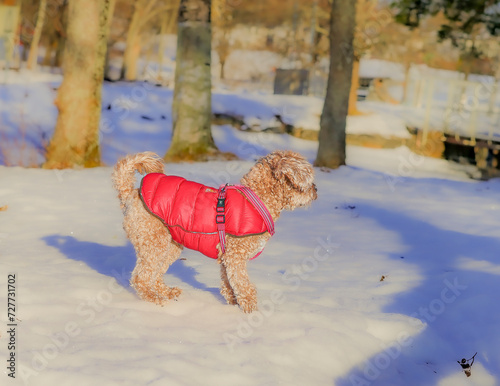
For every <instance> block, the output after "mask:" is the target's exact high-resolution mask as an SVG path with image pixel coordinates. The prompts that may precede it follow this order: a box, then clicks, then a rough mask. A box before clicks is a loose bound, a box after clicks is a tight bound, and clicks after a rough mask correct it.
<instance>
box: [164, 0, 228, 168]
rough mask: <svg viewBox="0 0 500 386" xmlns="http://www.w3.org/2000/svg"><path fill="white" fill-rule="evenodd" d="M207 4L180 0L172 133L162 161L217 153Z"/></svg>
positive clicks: (198, 158)
mask: <svg viewBox="0 0 500 386" xmlns="http://www.w3.org/2000/svg"><path fill="white" fill-rule="evenodd" d="M210 7H211V0H181V2H180V7H179V20H178V30H177V56H176V68H175V88H174V100H173V103H172V116H173V133H172V142H171V145H170V149H169V150H168V152H167V154H165V157H164V158H165V159H166V160H170V161H179V160H206V159H208V158H209V157H211V156H214V155H215V154H216V153H218V150H217V147H216V146H215V142H214V140H213V138H212V131H211V118H212V102H211V97H212V93H211V87H212V81H211V72H210V69H211V58H210V56H211V55H210V54H211V38H212V31H211V17H210V15H211V12H210V11H211V9H210Z"/></svg>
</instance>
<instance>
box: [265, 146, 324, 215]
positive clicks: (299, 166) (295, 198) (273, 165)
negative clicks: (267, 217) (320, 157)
mask: <svg viewBox="0 0 500 386" xmlns="http://www.w3.org/2000/svg"><path fill="white" fill-rule="evenodd" d="M258 163H260V164H261V165H263V166H264V168H268V171H269V174H268V175H270V176H271V178H272V181H269V182H268V183H270V184H271V185H274V189H275V190H276V189H278V190H280V191H281V193H282V199H283V203H282V204H283V209H288V210H292V209H295V208H297V207H299V206H305V205H308V204H310V203H311V202H312V201H314V200H316V199H317V198H318V193H317V189H316V185H315V184H314V169H313V167H312V165H311V164H310V163H309V162H308V161H307V159H306V158H304V156H302V155H300V154H299V153H295V152H293V151H274V152H272V153H270V154H268V155H267V156H265V157H263V158H261V159H260V160H259V161H258ZM276 185H277V186H276Z"/></svg>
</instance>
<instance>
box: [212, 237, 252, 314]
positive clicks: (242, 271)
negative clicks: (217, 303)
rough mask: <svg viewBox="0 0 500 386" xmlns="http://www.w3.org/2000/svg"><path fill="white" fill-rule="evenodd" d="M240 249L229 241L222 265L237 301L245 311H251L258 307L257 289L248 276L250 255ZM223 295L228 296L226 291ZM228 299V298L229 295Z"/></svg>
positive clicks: (222, 258)
mask: <svg viewBox="0 0 500 386" xmlns="http://www.w3.org/2000/svg"><path fill="white" fill-rule="evenodd" d="M240 249H241V248H238V247H235V246H233V247H230V243H228V248H227V249H226V253H225V254H224V255H222V257H221V265H223V266H224V267H223V268H221V270H223V269H225V273H226V275H227V281H228V283H229V286H230V287H231V289H232V291H233V293H234V297H236V302H237V303H238V305H239V306H240V308H241V309H242V310H243V311H244V312H247V313H249V312H252V311H255V310H256V309H257V290H256V289H255V287H254V285H253V284H252V283H251V282H250V278H249V277H248V272H247V260H248V256H247V254H246V253H245V251H244V250H240ZM222 295H223V296H224V297H226V295H225V294H224V293H222ZM227 295H229V293H227ZM226 300H228V298H227V297H226ZM228 302H229V300H228Z"/></svg>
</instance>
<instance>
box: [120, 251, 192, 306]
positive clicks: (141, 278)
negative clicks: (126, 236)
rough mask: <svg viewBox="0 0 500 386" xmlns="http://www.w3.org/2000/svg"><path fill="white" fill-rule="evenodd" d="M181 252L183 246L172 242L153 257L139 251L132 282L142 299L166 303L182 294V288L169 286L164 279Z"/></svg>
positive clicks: (160, 303) (161, 303)
mask: <svg viewBox="0 0 500 386" xmlns="http://www.w3.org/2000/svg"><path fill="white" fill-rule="evenodd" d="M156 252H157V253H158V251H156ZM181 252H182V248H180V247H179V246H177V245H175V244H174V243H170V244H169V246H168V247H167V248H165V249H164V250H163V251H162V252H159V253H158V254H157V255H156V256H154V257H153V258H151V255H150V254H141V253H140V252H138V253H137V264H136V266H135V268H134V271H133V272H132V278H131V280H130V282H131V284H132V287H134V289H135V290H136V291H137V294H138V295H139V296H140V297H141V299H143V300H147V301H149V302H153V303H156V304H159V305H164V304H165V303H166V302H167V301H168V300H170V299H174V298H176V297H178V296H179V295H180V294H181V292H182V290H181V289H179V288H177V287H173V288H170V287H167V286H166V285H165V282H164V281H163V275H164V274H165V272H167V270H168V268H169V267H170V265H171V264H172V263H173V262H174V261H175V260H177V259H178V257H179V255H180V254H181Z"/></svg>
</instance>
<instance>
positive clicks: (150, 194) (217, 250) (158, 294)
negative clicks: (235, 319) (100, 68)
mask: <svg viewBox="0 0 500 386" xmlns="http://www.w3.org/2000/svg"><path fill="white" fill-rule="evenodd" d="M136 171H138V172H139V173H140V174H142V175H145V177H143V179H142V183H141V188H139V189H137V188H135V184H136V177H135V172H136ZM163 172H164V164H163V161H162V159H161V158H160V157H158V156H157V155H156V154H154V153H152V152H144V153H138V154H135V155H129V156H126V157H125V158H122V159H121V160H119V161H118V162H117V164H116V165H115V167H114V169H113V173H112V182H113V186H114V188H115V189H116V191H117V192H118V199H119V201H120V206H121V208H122V211H123V214H124V220H123V228H124V230H125V232H126V234H127V237H128V239H129V240H130V241H131V243H132V244H133V246H134V248H135V252H136V255H137V263H136V266H135V268H134V270H133V272H132V276H131V280H130V282H131V286H132V287H133V288H134V289H135V290H136V292H137V294H138V295H139V297H140V298H141V299H143V300H146V301H150V302H153V303H156V304H158V305H164V304H165V303H166V302H168V300H171V299H176V298H177V297H178V296H179V295H180V294H181V290H180V289H179V288H176V287H173V288H170V287H167V286H166V285H165V283H164V281H163V275H164V274H165V273H166V271H167V270H168V268H169V267H170V265H171V264H172V263H173V262H174V261H175V260H177V259H178V258H179V256H180V254H181V251H182V249H183V247H184V246H186V247H188V248H192V249H198V250H200V251H201V252H203V253H205V254H206V255H207V256H209V257H213V258H216V259H217V261H218V263H219V264H220V267H221V288H220V291H221V294H222V296H223V297H224V298H225V299H226V301H227V303H228V304H232V305H238V306H239V307H240V308H241V310H242V311H243V312H245V313H250V312H252V311H254V310H256V309H257V291H256V289H255V286H254V285H253V284H252V283H251V282H250V279H249V277H248V272H247V262H248V260H250V259H252V258H254V257H256V255H259V254H260V252H262V249H263V248H264V246H265V244H266V243H267V241H268V240H269V239H270V237H271V235H272V233H274V229H272V228H273V225H274V221H276V220H277V219H278V218H279V216H280V213H281V211H283V210H293V209H295V208H297V207H302V206H308V205H309V204H311V202H312V201H314V200H316V199H317V197H318V195H317V188H316V185H315V183H314V169H313V167H312V165H311V164H310V163H309V162H308V161H307V160H306V159H305V158H304V157H303V156H302V155H300V154H298V153H295V152H292V151H274V152H272V153H270V154H268V155H267V156H265V157H262V158H260V159H259V160H258V161H257V162H256V164H255V165H254V166H253V167H252V168H251V169H250V170H249V171H248V172H247V174H245V175H244V176H243V177H242V178H241V182H240V185H235V186H231V185H229V186H222V187H220V188H219V189H216V188H211V187H207V186H204V185H201V184H198V183H196V182H192V181H187V180H185V179H184V178H182V177H176V176H175V177H172V178H170V177H171V176H166V175H165V174H163ZM184 187H190V189H191V188H194V189H195V193H193V191H192V190H190V189H187V190H182V191H181V190H180V189H181V188H182V189H184ZM176 193H178V195H177V196H176V197H175V198H174V199H173V198H172V197H171V196H172V195H173V194H176ZM165 195H166V196H170V197H166V198H165V200H164V202H166V203H164V202H163V201H162V202H161V203H160V204H158V201H155V200H156V199H159V200H163V198H162V197H163V196H165ZM158 197H159V198H158ZM186 197H187V198H186ZM193 197H196V200H194V199H193ZM184 198H186V200H184ZM198 198H199V199H198ZM179 200H181V201H182V203H180V201H179ZM195 201H196V203H194V204H193V202H195ZM236 201H238V202H241V203H242V204H243V206H244V207H243V209H241V210H240V209H238V211H239V212H236V209H233V208H232V207H231V203H232V202H236ZM202 207H208V209H207V210H209V211H211V212H210V213H211V214H208V215H207V214H204V215H202V217H203V218H201V217H200V216H198V215H197V216H198V217H196V218H195V217H194V214H191V213H187V218H188V219H189V220H177V217H178V216H179V215H180V214H179V213H182V212H191V211H196V212H198V211H201V210H202V209H203V210H205V209H204V208H202ZM193 208H194V209H193ZM167 209H168V210H167ZM167 211H169V213H167V214H165V213H164V212H167ZM171 211H174V212H175V213H174V214H171ZM250 212H252V213H250ZM235 213H236V214H235ZM256 213H257V214H256ZM163 214H165V216H166V217H165V216H164V217H163V218H162V215H163ZM231 215H232V217H231ZM259 216H260V217H259ZM266 217H267V219H266ZM193 218H195V220H194V221H193V220H192V219H193ZM198 218H199V219H200V220H198ZM231 218H233V220H231ZM260 218H262V219H264V220H261V219H260ZM234 219H236V220H234ZM186 221H187V222H189V223H190V225H186V224H187V222H186ZM169 222H177V223H176V224H172V223H169ZM231 222H232V223H235V222H236V223H239V224H240V225H242V226H243V227H246V228H252V229H250V232H249V233H247V234H238V233H237V232H239V231H235V230H233V229H230V228H231V227H233V225H231ZM250 223H251V224H250ZM200 224H201V225H200ZM245 224H246V225H245ZM248 224H250V225H248ZM188 226H193V227H196V226H198V228H197V229H198V230H197V231H194V232H193V231H192V230H189V229H186V228H187V227H188ZM200 227H202V228H203V227H205V228H203V229H202V230H201V231H200V229H201V228H200ZM270 228H271V229H270ZM214 229H215V231H214ZM190 232H191V233H190ZM196 233H198V234H196ZM199 234H201V239H196V241H193V238H194V237H195V236H196V237H198V236H199ZM214 237H218V238H217V239H215V241H214ZM207 245H208V246H207Z"/></svg>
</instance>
